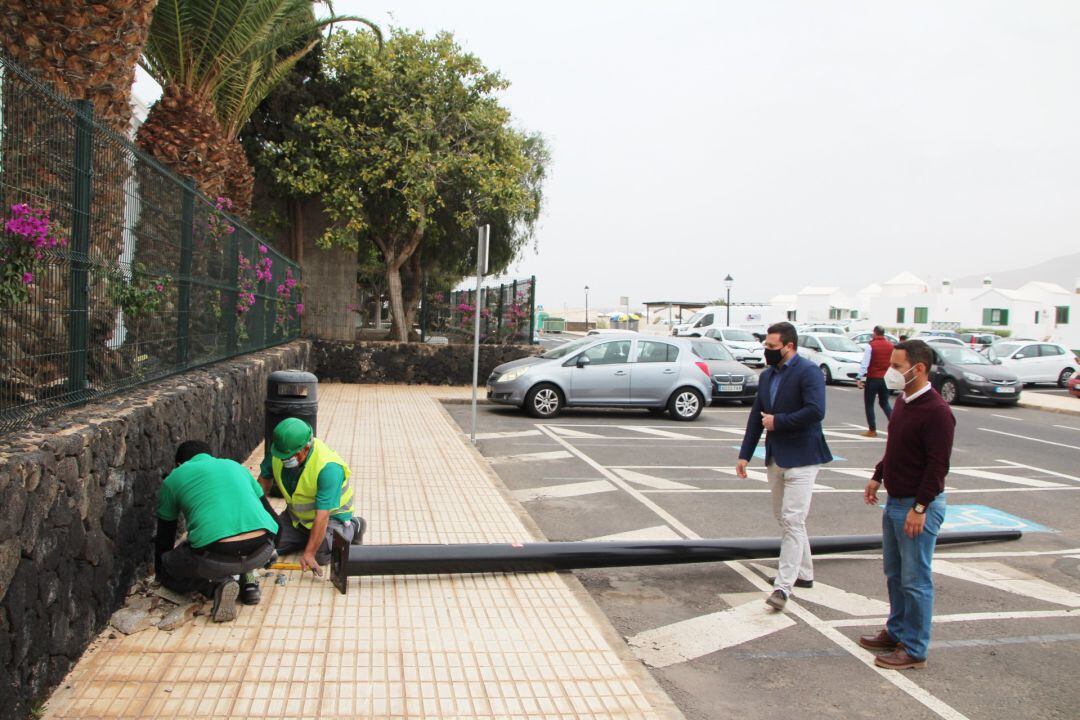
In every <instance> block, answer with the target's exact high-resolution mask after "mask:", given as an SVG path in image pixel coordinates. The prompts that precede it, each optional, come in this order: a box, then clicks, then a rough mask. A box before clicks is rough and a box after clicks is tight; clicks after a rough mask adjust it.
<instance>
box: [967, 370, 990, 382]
mask: <svg viewBox="0 0 1080 720" xmlns="http://www.w3.org/2000/svg"><path fill="white" fill-rule="evenodd" d="M964 379H965V380H970V381H971V382H979V383H981V382H986V378H984V377H983V376H982V375H977V374H975V373H972V372H965V373H964Z"/></svg>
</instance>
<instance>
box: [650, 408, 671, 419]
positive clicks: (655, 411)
mask: <svg viewBox="0 0 1080 720" xmlns="http://www.w3.org/2000/svg"><path fill="white" fill-rule="evenodd" d="M645 409H646V410H648V411H649V414H650V415H652V416H653V417H660V416H661V415H663V414H664V413H666V412H667V408H666V407H662V408H645Z"/></svg>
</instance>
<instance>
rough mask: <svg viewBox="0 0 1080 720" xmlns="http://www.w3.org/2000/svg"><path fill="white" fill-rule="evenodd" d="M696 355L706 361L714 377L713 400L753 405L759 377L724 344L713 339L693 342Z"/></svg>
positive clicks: (691, 343)
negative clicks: (735, 401)
mask: <svg viewBox="0 0 1080 720" xmlns="http://www.w3.org/2000/svg"><path fill="white" fill-rule="evenodd" d="M690 346H691V347H692V348H693V349H694V354H695V355H697V356H698V357H699V358H701V359H702V360H704V361H705V362H706V363H707V364H708V366H709V373H710V374H711V375H712V379H713V386H712V399H713V400H714V401H715V400H740V401H742V404H743V405H752V404H753V403H754V397H755V396H756V395H757V390H758V375H757V373H756V372H754V371H753V370H749V369H747V367H746V365H744V364H743V363H741V362H739V361H738V360H736V359H735V356H734V355H732V354H731V352H730V351H729V350H728V349H727V348H726V347H724V345H723V344H722V343H720V342H719V341H717V340H713V339H712V338H701V339H696V340H692V341H691V342H690Z"/></svg>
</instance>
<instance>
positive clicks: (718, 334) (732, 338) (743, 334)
mask: <svg viewBox="0 0 1080 720" xmlns="http://www.w3.org/2000/svg"><path fill="white" fill-rule="evenodd" d="M704 337H707V338H712V339H713V340H717V341H719V342H720V343H721V344H722V345H723V346H724V347H726V348H727V349H728V351H729V352H730V353H731V354H732V356H734V358H735V359H736V360H738V361H739V362H741V363H742V364H744V365H749V366H751V367H765V349H764V348H763V347H761V341H760V340H758V339H757V336H755V335H754V333H752V332H750V331H749V330H743V329H742V328H731V327H720V328H712V329H710V330H706V331H705V335H704Z"/></svg>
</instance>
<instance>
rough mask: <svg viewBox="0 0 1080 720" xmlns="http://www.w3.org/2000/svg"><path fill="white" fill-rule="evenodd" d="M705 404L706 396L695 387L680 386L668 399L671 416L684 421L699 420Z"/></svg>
mask: <svg viewBox="0 0 1080 720" xmlns="http://www.w3.org/2000/svg"><path fill="white" fill-rule="evenodd" d="M704 406H705V398H703V397H702V396H701V393H700V392H698V391H697V390H695V389H694V388H680V389H678V390H676V391H675V392H673V393H672V394H671V398H670V399H669V400H668V412H669V413H671V417H673V418H675V419H676V420H682V421H684V422H689V421H691V420H697V417H698V415H700V414H701V410H702V408H703V407H704Z"/></svg>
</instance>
